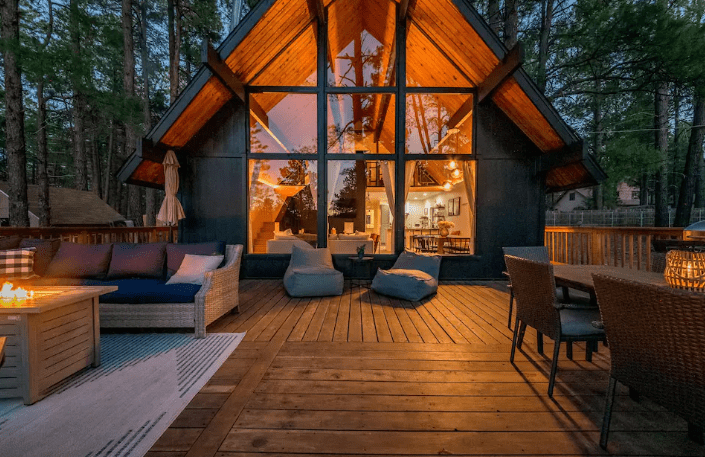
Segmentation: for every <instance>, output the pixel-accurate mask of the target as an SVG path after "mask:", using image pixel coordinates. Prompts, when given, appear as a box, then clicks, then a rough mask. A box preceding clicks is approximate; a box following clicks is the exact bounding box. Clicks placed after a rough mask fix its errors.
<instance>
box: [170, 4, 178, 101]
mask: <svg viewBox="0 0 705 457" xmlns="http://www.w3.org/2000/svg"><path fill="white" fill-rule="evenodd" d="M167 16H168V28H169V101H170V102H171V103H174V100H176V97H178V96H179V64H180V62H181V2H180V0H168V1H167Z"/></svg>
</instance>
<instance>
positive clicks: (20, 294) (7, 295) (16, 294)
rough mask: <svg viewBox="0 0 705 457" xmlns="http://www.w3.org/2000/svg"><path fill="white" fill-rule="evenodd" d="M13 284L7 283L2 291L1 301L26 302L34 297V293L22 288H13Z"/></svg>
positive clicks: (0, 290) (0, 291)
mask: <svg viewBox="0 0 705 457" xmlns="http://www.w3.org/2000/svg"><path fill="white" fill-rule="evenodd" d="M12 287H13V286H12V283H11V282H5V284H3V285H2V289H0V299H2V300H25V299H27V298H32V297H34V291H31V290H30V291H28V290H25V289H23V288H22V287H18V288H16V289H13V288H12Z"/></svg>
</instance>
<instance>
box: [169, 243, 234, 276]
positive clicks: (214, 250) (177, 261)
mask: <svg viewBox="0 0 705 457" xmlns="http://www.w3.org/2000/svg"><path fill="white" fill-rule="evenodd" d="M186 254H193V255H224V254H225V243H224V242H222V241H213V242H210V243H193V244H168V245H167V246H166V277H167V279H169V278H171V277H172V276H173V275H174V274H175V273H176V272H177V271H178V270H179V267H180V266H181V262H183V261H184V256H185V255H186Z"/></svg>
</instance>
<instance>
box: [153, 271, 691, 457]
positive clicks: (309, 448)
mask: <svg viewBox="0 0 705 457" xmlns="http://www.w3.org/2000/svg"><path fill="white" fill-rule="evenodd" d="M241 303H242V311H241V313H240V314H238V315H231V316H227V317H225V318H223V319H221V320H220V321H218V322H216V323H215V324H213V325H212V326H210V327H209V328H208V331H209V332H247V335H246V337H245V340H244V341H243V342H242V343H241V344H240V346H238V348H237V349H236V350H235V351H234V352H233V354H232V355H231V357H230V358H229V359H228V360H227V361H226V362H225V363H224V364H223V366H222V367H221V368H220V370H219V371H218V372H217V373H216V374H215V376H214V377H213V378H212V379H211V380H210V382H209V383H208V384H207V385H206V386H205V387H204V388H203V389H202V390H201V392H200V393H199V394H198V395H197V396H196V398H194V400H193V401H192V402H191V404H190V405H189V406H188V407H187V408H186V409H185V410H184V412H183V413H182V414H181V415H180V416H179V417H178V418H177V419H176V420H175V421H174V423H173V424H172V426H171V427H170V428H169V429H168V430H167V431H166V432H165V433H164V435H163V436H162V437H161V438H160V440H159V441H158V442H157V443H156V444H155V445H154V447H153V448H152V450H151V451H150V452H149V453H148V456H151V457H157V456H161V457H174V456H189V457H196V456H209V457H211V456H219V457H227V456H242V457H254V456H260V455H262V456H263V455H267V454H269V455H292V456H293V455H297V456H300V457H301V456H306V455H313V454H316V455H318V456H332V455H353V454H356V455H368V456H380V455H426V456H428V455H444V454H457V455H515V454H516V455H605V454H606V453H604V452H603V451H602V450H601V449H600V447H599V446H598V439H599V429H600V424H601V420H602V419H601V418H602V407H603V402H604V392H605V389H606V386H607V377H608V369H609V351H608V349H606V348H604V347H600V352H599V354H596V356H595V357H594V358H593V362H592V363H588V362H586V361H585V360H584V351H583V349H584V348H583V347H576V350H575V357H574V360H573V361H570V360H568V359H566V358H565V355H564V351H563V352H562V354H561V360H560V362H559V371H558V377H557V385H556V391H555V394H554V399H553V400H552V399H549V398H548V396H547V395H546V391H547V386H548V379H547V376H548V371H549V368H550V359H549V358H548V357H547V356H546V355H543V356H542V355H539V354H537V353H536V352H535V348H536V342H535V337H534V336H533V335H534V334H533V333H532V332H531V331H530V332H527V342H526V344H525V346H524V351H525V352H523V353H522V352H518V353H517V358H516V360H515V365H511V364H510V363H509V361H508V360H509V350H510V345H511V332H510V331H509V329H507V326H506V322H507V309H508V294H507V293H506V283H501V282H496V283H492V282H485V283H478V282H474V283H467V284H461V283H457V282H448V283H445V284H442V285H441V286H440V290H439V293H438V294H437V295H436V296H435V297H433V298H432V299H430V300H426V301H424V302H421V303H410V302H404V301H399V300H390V299H389V298H387V297H383V296H380V295H377V294H375V293H373V292H370V291H368V290H367V289H365V288H361V287H358V286H356V285H355V286H352V287H351V285H350V284H349V283H348V282H347V281H346V287H345V292H344V294H343V295H342V296H341V297H331V298H316V299H292V298H289V297H288V296H287V295H286V294H285V293H284V290H283V288H282V287H281V281H274V280H271V281H270V280H267V281H265V280H258V281H243V282H242V284H241ZM545 354H549V355H550V354H552V345H551V344H550V342H549V341H547V342H546V345H545ZM618 392H619V397H618V398H617V400H616V402H615V412H614V414H613V420H612V433H611V435H610V444H609V449H608V450H609V451H610V453H611V454H618V455H705V448H703V447H700V446H697V445H695V444H693V443H691V442H689V441H688V440H687V437H686V431H687V426H686V424H685V421H683V420H682V419H680V418H677V417H676V416H674V415H672V414H670V413H667V412H665V411H664V410H663V409H661V408H659V407H657V406H655V405H654V404H652V403H650V402H648V401H647V400H642V402H641V403H635V402H634V401H632V400H631V399H630V398H629V397H628V395H627V392H626V390H625V389H623V388H622V389H621V390H619V391H618Z"/></svg>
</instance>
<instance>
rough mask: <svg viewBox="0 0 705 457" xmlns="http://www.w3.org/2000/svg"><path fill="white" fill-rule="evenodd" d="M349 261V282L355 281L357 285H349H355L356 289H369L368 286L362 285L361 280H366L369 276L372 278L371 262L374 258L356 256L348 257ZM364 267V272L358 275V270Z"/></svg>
mask: <svg viewBox="0 0 705 457" xmlns="http://www.w3.org/2000/svg"><path fill="white" fill-rule="evenodd" d="M348 259H349V260H350V263H351V264H352V270H353V275H352V276H351V277H350V278H351V280H357V284H352V283H351V285H357V286H358V287H364V288H366V289H369V288H370V286H368V285H367V284H363V283H362V280H363V279H364V280H368V279H369V278H370V276H372V260H374V257H372V256H364V257H362V258H360V257H358V256H356V255H355V256H350V257H348ZM362 267H364V268H365V271H364V273H362V274H360V269H361V268H362Z"/></svg>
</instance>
